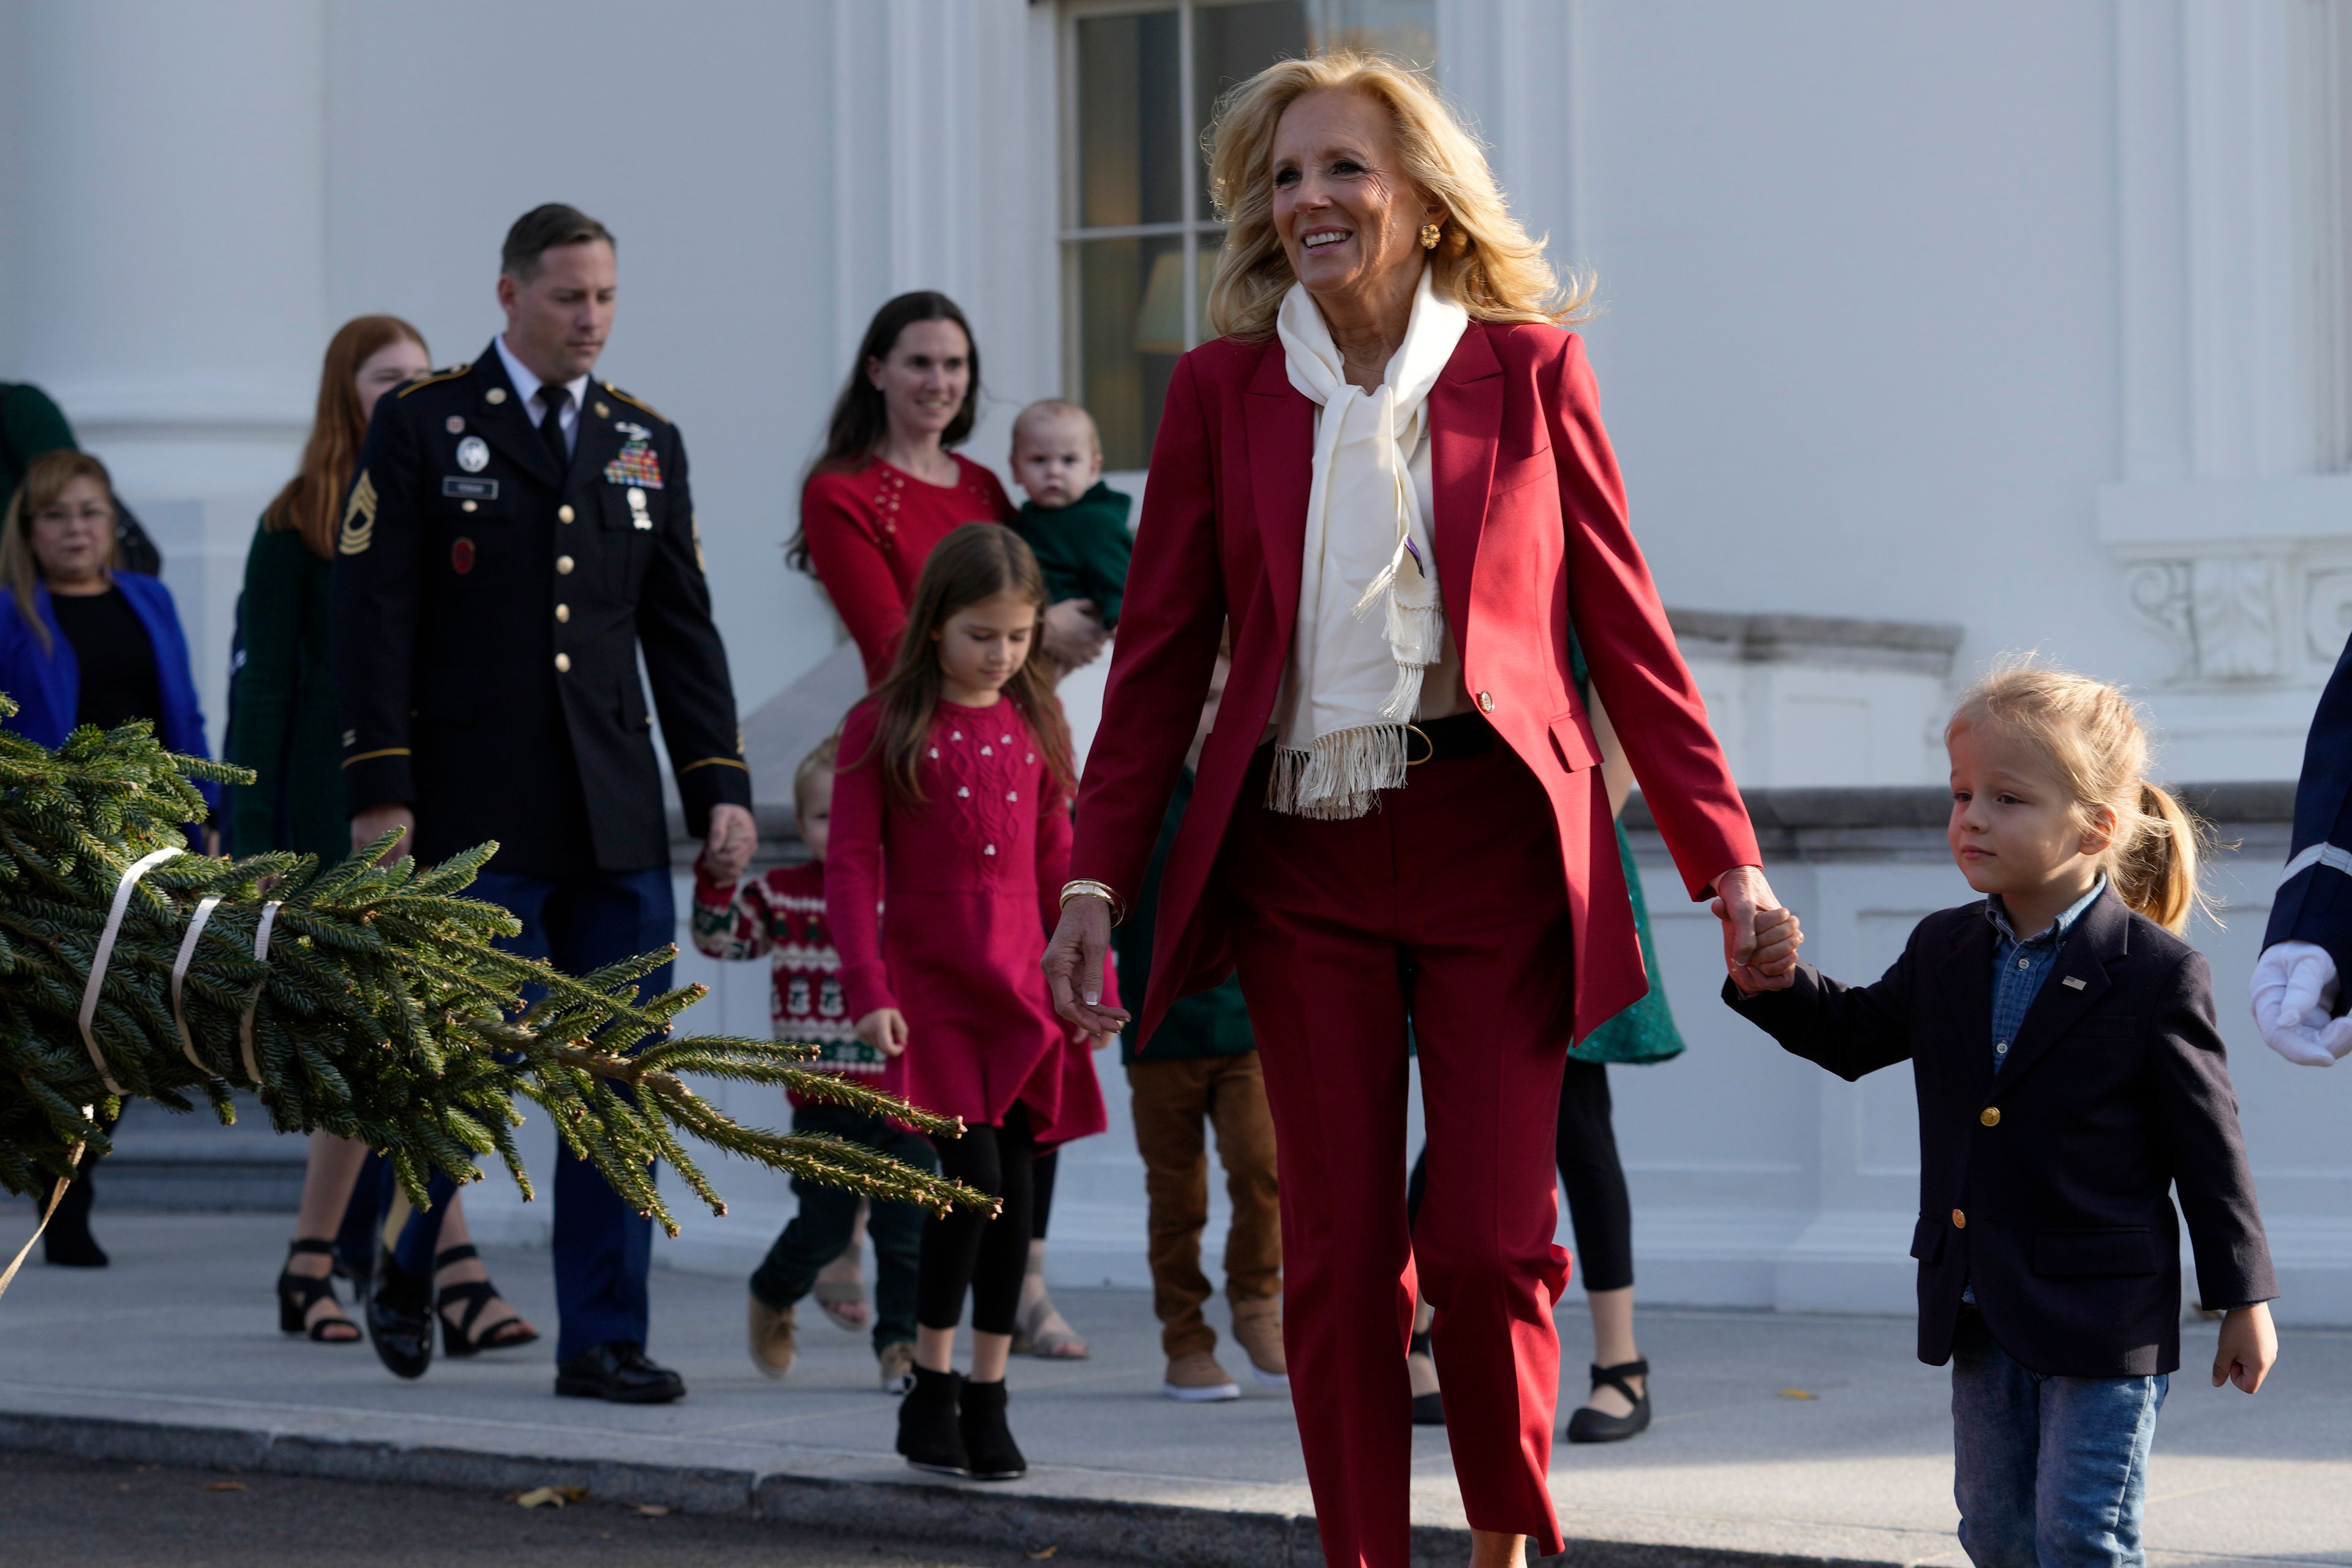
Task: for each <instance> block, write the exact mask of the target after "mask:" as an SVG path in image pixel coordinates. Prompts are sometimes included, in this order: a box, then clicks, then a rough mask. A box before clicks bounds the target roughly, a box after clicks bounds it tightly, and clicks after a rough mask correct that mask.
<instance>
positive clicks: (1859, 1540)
mask: <svg viewBox="0 0 2352 1568" xmlns="http://www.w3.org/2000/svg"><path fill="white" fill-rule="evenodd" d="M286 1229H287V1222H286V1220H285V1219H284V1218H282V1217H280V1216H276V1215H217V1214H125V1213H121V1212H120V1211H118V1212H116V1213H112V1214H109V1213H106V1212H105V1211H104V1210H101V1211H100V1223H99V1226H98V1230H99V1234H100V1240H101V1241H102V1242H103V1243H104V1244H105V1245H106V1246H107V1247H109V1249H110V1251H111V1252H112V1253H113V1255H114V1258H115V1266H114V1267H113V1268H110V1269H107V1270H103V1271H99V1272H91V1273H82V1272H78V1271H69V1270H64V1269H50V1268H45V1267H43V1266H42V1265H40V1264H39V1263H38V1262H35V1263H33V1264H31V1265H28V1266H27V1268H26V1271H25V1273H24V1274H23V1275H22V1276H20V1277H19V1279H18V1280H17V1283H16V1286H15V1288H14V1289H11V1291H10V1292H9V1294H8V1297H7V1299H6V1300H5V1302H0V1446H15V1447H51V1448H57V1449H60V1450H63V1451H68V1452H75V1453H81V1454H87V1455H93V1456H99V1457H113V1458H137V1459H142V1460H149V1461H172V1462H180V1463H195V1464H216V1465H219V1464H238V1465H245V1466H249V1467H267V1468H280V1469H288V1470H303V1471H308V1472H310V1473H326V1474H340V1475H362V1476H377V1477H383V1478H385V1479H410V1480H426V1481H440V1482H445V1483H447V1484H452V1485H461V1486H474V1487H489V1488H498V1489H520V1488H522V1487H528V1486H534V1485H540V1484H548V1483H554V1484H579V1485H586V1486H588V1487H590V1488H591V1489H592V1490H593V1491H594V1492H596V1493H597V1494H598V1495H599V1496H603V1497H606V1498H625V1499H629V1500H637V1501H645V1502H662V1503H669V1504H671V1505H673V1506H680V1507H688V1508H700V1509H710V1510H726V1511H743V1510H750V1511H753V1512H756V1513H761V1514H765V1515H768V1516H771V1517H773V1518H776V1519H778V1520H781V1521H800V1522H801V1523H803V1524H813V1525H819V1526H824V1527H826V1528H832V1529H839V1530H853V1531H861V1532H865V1533H867V1534H872V1535H877V1536H885V1535H887V1536H894V1537H918V1538H920V1537H929V1538H932V1539H937V1540H943V1541H944V1540H955V1541H962V1542H973V1543H982V1544H1007V1545H1025V1546H1030V1547H1043V1546H1045V1545H1056V1546H1058V1547H1060V1548H1061V1549H1062V1550H1063V1551H1064V1552H1070V1553H1080V1552H1087V1553H1102V1554H1108V1555H1126V1556H1133V1557H1138V1558H1142V1559H1145V1560H1150V1561H1156V1562H1177V1563H1202V1564H1207V1563H1252V1564H1256V1563H1298V1564H1307V1563H1315V1562H1317V1561H1318V1560H1319V1559H1318V1554H1317V1552H1316V1551H1315V1549H1314V1544H1313V1528H1312V1522H1311V1520H1309V1519H1307V1514H1308V1512H1309V1503H1308V1499H1307V1488H1306V1485H1305V1478H1304V1473H1303V1471H1302V1469H1301V1468H1300V1465H1299V1460H1298V1450H1297V1438H1296V1435H1295V1432H1294V1430H1293V1426H1292V1419H1291V1411H1290V1407H1289V1401H1288V1397H1287V1396H1286V1395H1285V1394H1281V1393H1279V1392H1268V1391H1265V1390H1260V1389H1255V1388H1252V1389H1250V1390H1249V1392H1248V1394H1246V1396H1245V1397H1244V1398H1243V1399H1242V1400H1241V1401H1239V1402H1238V1403H1235V1404H1229V1405H1176V1404H1173V1403H1171V1402H1170V1401H1167V1400H1165V1399H1162V1398H1160V1396H1159V1394H1158V1386H1159V1381H1160V1365H1161V1363H1160V1359H1159V1355H1158V1335H1157V1325H1156V1324H1155V1323H1154V1322H1153V1321H1152V1319H1151V1315H1150V1302H1149V1300H1148V1298H1146V1297H1145V1296H1143V1295H1141V1294H1139V1293H1135V1292H1126V1291H1087V1292H1078V1291H1066V1292H1059V1293H1057V1294H1058V1297H1059V1300H1061V1303H1062V1306H1063V1308H1064V1310H1065V1311H1066V1313H1067V1314H1068V1316H1069V1317H1070V1318H1071V1319H1072V1320H1073V1321H1075V1322H1076V1324H1077V1325H1078V1326H1079V1327H1080V1328H1081V1329H1082V1330H1083V1331H1085V1332H1086V1333H1087V1336H1088V1337H1089V1338H1090V1339H1091V1340H1092V1342H1093V1345H1094V1349H1095V1356H1094V1359H1093V1360H1091V1361H1087V1362H1082V1363H1062V1364H1058V1365H1056V1364H1049V1363H1043V1362H1034V1361H1024V1362H1021V1363H1017V1364H1016V1367H1015V1370H1014V1374H1013V1389H1014V1404H1013V1415H1014V1426H1015V1430H1016V1432H1017V1433H1018V1435H1019V1436H1020V1437H1021V1440H1022V1443H1023V1446H1024V1448H1025V1449H1026V1450H1027V1452H1028V1455H1029V1458H1030V1460H1031V1464H1032V1466H1033V1468H1032V1469H1031V1471H1030V1474H1029V1476H1028V1478H1027V1479H1025V1480H1024V1481H1021V1482H1017V1483H1013V1484H1012V1485H1009V1486H996V1487H986V1486H980V1485H957V1484H953V1483H941V1482H938V1481H936V1480H929V1479H917V1478H916V1477H915V1476H914V1474H913V1472H910V1471H908V1470H907V1469H905V1468H903V1467H902V1466H901V1465H900V1464H899V1462H898V1459H897V1458H895V1457H894V1456H893V1455H892V1454H891V1452H890V1443H891V1435H892V1430H893V1418H894V1412H895V1402H894V1401H892V1400H890V1399H888V1398H887V1397H885V1396H884V1395H882V1394H880V1393H878V1392H877V1390H876V1387H875V1377H874V1363H873V1361H872V1358H871V1356H870V1354H869V1353H868V1352H867V1350H866V1345H865V1342H864V1341H863V1339H862V1338H853V1337H851V1336H850V1335H847V1334H845V1333H842V1332H840V1331H837V1330H835V1329H834V1328H833V1327H832V1326H831V1325H830V1324H829V1323H827V1322H825V1321H824V1319H823V1318H822V1317H821V1316H819V1315H818V1314H816V1313H815V1312H814V1310H804V1315H803V1345H804V1351H803V1359H802V1362H801V1364H800V1366H799V1368H798V1369H797V1370H796V1371H795V1372H794V1373H793V1376H792V1378H791V1379H790V1380H788V1381H787V1382H784V1383H782V1384H778V1383H772V1382H769V1381H767V1380H766V1379H764V1378H762V1377H761V1376H759V1375H758V1374H757V1373H755V1372H754V1371H753V1369H752V1367H751V1363H750V1362H749V1361H748V1360H747V1359H746V1357H745V1355H744V1352H743V1340H742V1334H743V1329H742V1321H743V1300H744V1298H743V1291H742V1289H741V1287H740V1284H739V1283H737V1282H734V1281H730V1280H728V1279H717V1278H712V1277H707V1276H698V1275H688V1274H682V1273H677V1272H672V1271H668V1270H658V1271H656V1274H655V1276H654V1301H655V1330H654V1345H653V1349H654V1352H655V1353H656V1356H658V1357H659V1358H660V1359H661V1360H663V1361H665V1362H667V1363H670V1364H672V1365H674V1366H676V1367H677V1368H678V1369H679V1370H680V1371H681V1372H682V1373H684V1374H685V1376H686V1379H687V1383H688V1388H689V1390H690V1397H689V1398H688V1399H687V1400H686V1401H685V1402H683V1403H682V1404H679V1405H673V1406H668V1407H666V1408H665V1407H654V1408H641V1409H629V1408H624V1407H619V1406H611V1405H595V1404H588V1403H583V1402H574V1401H569V1400H566V1401H558V1400H556V1399H555V1398H553V1397H552V1395H551V1392H550V1389H551V1365H550V1357H549V1355H548V1353H547V1349H548V1347H547V1345H546V1343H545V1342H542V1343H541V1345H539V1346H535V1347H531V1348H530V1349H528V1350H524V1351H520V1352H509V1353H507V1354H504V1355H500V1356H495V1357H486V1358H482V1359H479V1360H477V1361H472V1362H456V1363H449V1362H446V1361H445V1362H442V1363H436V1365H435V1367H434V1370H433V1372H432V1373H431V1374H430V1375H429V1376H428V1377H426V1378H425V1380H423V1381H422V1382H421V1383H416V1384H402V1383H397V1382H395V1381H394V1380H393V1379H392V1378H391V1377H389V1376H387V1375H386V1374H384V1373H383V1372H382V1371H381V1370H380V1369H379V1368H378V1366H377V1365H376V1363H375V1359H374V1357H373V1354H371V1353H370V1352H369V1351H368V1350H367V1349H366V1348H365V1347H364V1346H357V1347H339V1346H321V1345H313V1344H310V1343H308V1342H301V1341H296V1340H289V1339H284V1338H281V1337H280V1336H279V1334H278V1331H277V1323H276V1315H275V1309H274V1306H273V1303H272V1301H271V1300H270V1297H269V1294H268V1285H269V1281H270V1279H271V1278H272V1277H273V1276H274V1274H275V1272H276V1270H277V1268H278V1263H279V1259H280V1258H281V1256H282V1253H283V1248H284V1237H285V1234H286ZM9 1250H12V1251H13V1250H14V1246H13V1242H12V1244H11V1247H10V1248H9ZM489 1258H490V1262H491V1267H492V1268H493V1271H494V1272H495V1274H496V1275H497V1278H498V1279H499V1283H500V1285H501V1286H502V1287H503V1288H504V1289H506V1290H507V1292H508V1293H509V1296H510V1298H511V1299H513V1300H515V1301H516V1302H517V1303H518V1304H519V1305H520V1306H521V1307H522V1308H523V1309H524V1310H526V1311H527V1312H529V1313H530V1314H531V1315H532V1316H533V1317H535V1318H536V1319H537V1320H538V1321H539V1323H540V1324H541V1327H542V1328H543V1329H546V1330H549V1331H551V1330H552V1329H553V1326H554V1324H553V1307H552V1301H551V1287H550V1283H549V1279H548V1270H547V1265H546V1260H545V1258H544V1257H543V1256H534V1255H531V1254H529V1253H525V1252H521V1251H507V1250H499V1249H491V1250H490V1252H489ZM1220 1315H1221V1314H1220ZM1561 1334H1562V1338H1563V1341H1564V1342H1565V1344H1566V1346H1567V1355H1566V1357H1565V1360H1566V1361H1567V1362H1568V1363H1570V1368H1571V1369H1572V1370H1571V1380H1572V1381H1573V1382H1576V1383H1580V1381H1581V1379H1580V1368H1581V1363H1582V1362H1583V1361H1584V1359H1585V1356H1584V1353H1583V1352H1584V1350H1585V1348H1586V1344H1587V1341H1586V1331H1585V1328H1584V1324H1583V1322H1582V1321H1581V1319H1580V1315H1578V1314H1575V1313H1572V1312H1563V1314H1562V1321H1561ZM2187 1338H2188V1351H2187V1353H2188V1355H2189V1362H2190V1364H2189V1367H2188V1368H2186V1369H2184V1374H2183V1375H2182V1376H2180V1377H2179V1378H2177V1379H2176V1382H2175V1386H2174V1389H2173V1393H2172V1396H2171V1400H2170V1403H2169V1404H2168V1407H2167V1409H2166V1411H2165V1415H2164V1421H2163V1425H2162V1426H2161V1428H2160V1431H2159V1435H2158V1443H2157V1457H2156V1460H2155V1465H2154V1470H2153V1485H2152V1487H2151V1502H2150V1508H2149V1517H2148V1542H2149V1544H2150V1546H2151V1548H2152V1552H2151V1558H2152V1559H2153V1560H2154V1561H2156V1562H2158V1563H2162V1564H2165V1565H2166V1568H2173V1565H2176V1564H2189V1563H2264V1564H2271V1565H2282V1564H2294V1563H2326V1564H2331V1565H2336V1568H2352V1333H2345V1332H2340V1331H2339V1332H2327V1331H2290V1332H2289V1333H2288V1334H2287V1335H2286V1340H2285V1345H2284V1354H2283V1356H2282V1359H2281V1363H2280V1366H2279V1370H2278V1373H2276V1376H2275V1379H2274V1381H2273V1384H2272V1385H2271V1387H2270V1388H2268V1389H2267V1390H2265V1391H2264V1392H2263V1394H2261V1395H2260V1396H2259V1397H2257V1398H2253V1399H2248V1398H2246V1397H2244V1396H2242V1395H2241V1394H2237V1393H2235V1392H2234V1391H2227V1392H2216V1391H2214V1390H2212V1389H2210V1387H2208V1386H2206V1380H2205V1377H2204V1373H2203V1366H2204V1363H2205V1362H2206V1361H2207V1360H2208V1359H2210V1353H2211V1341H2212V1331H2211V1329H2210V1326H2205V1325H2192V1326H2191V1327H2190V1328H2189V1330H2188V1331H2187ZM1911 1340H1912V1326H1911V1324H1910V1322H1909V1321H1908V1320H1904V1319H1893V1318H1875V1317H1826V1316H1822V1317H1790V1316H1770V1315H1763V1314H1744V1313H1729V1312H1706V1311H1675V1310H1647V1311H1645V1312H1644V1314H1643V1349H1644V1351H1645V1352H1646V1353H1647V1354H1648V1355H1649V1356H1650V1358H1651V1360H1652V1361H1653V1363H1654V1364H1655V1365H1656V1366H1657V1368H1658V1369H1659V1370H1658V1374H1657V1399H1658V1404H1659V1415H1658V1418H1657V1423H1656V1425H1655V1426H1654V1427H1653V1428H1652V1430H1651V1431H1650V1433H1649V1434H1648V1435H1647V1436H1643V1437H1642V1438H1640V1439H1637V1440H1636V1441H1634V1442H1632V1443H1628V1444H1624V1445H1622V1446H1616V1447H1569V1446H1567V1445H1566V1444H1562V1445H1560V1446H1559V1448H1558V1449H1557V1450H1556V1452H1555V1455H1554V1461H1553V1476H1552V1492H1553V1495H1554V1497H1555V1498H1556V1499H1557V1500H1558V1501H1559V1511H1560V1518H1561V1523H1562V1526H1563V1528H1564V1529H1565V1530H1566V1531H1567V1533H1568V1535H1569V1537H1570V1542H1571V1552H1572V1553H1573V1554H1574V1556H1575V1557H1576V1559H1577V1560H1578V1561H1579V1562H1581V1563H1629V1564H1630V1563H1642V1564H1644V1565H1649V1568H1655V1565H1659V1564H1664V1563H1759V1562H1761V1561H1764V1560H1768V1559H1790V1558H1798V1559H1814V1560H1819V1559H1825V1558H1826V1559H1843V1560H1848V1561H1853V1562H1861V1563H1951V1564H1959V1563H1965V1559H1964V1558H1963V1556H1962V1555H1961V1553H1960V1552H1959V1550H1958V1545H1957V1542H1955V1540H1954V1538H1953V1533H1952V1531H1953V1522H1954V1515H1953V1510H1952V1502H1951V1493H1950V1479H1951V1458H1950V1430H1949V1424H1948V1415H1947V1412H1946V1396H1947V1394H1946V1384H1945V1380H1944V1376H1943V1374H1942V1373H1940V1372H1938V1371H1936V1370H1934V1369H1930V1368H1927V1367H1923V1366H1921V1365H1919V1364H1918V1363H1916V1361H1915V1360H1914V1359H1913V1355H1912V1350H1911ZM1229 1365H1231V1366H1232V1367H1233V1368H1234V1370H1239V1368H1240V1365H1241V1363H1240V1361H1239V1359H1238V1357H1233V1358H1230V1359H1229ZM1580 1394H1581V1389H1580V1387H1578V1388H1575V1389H1574V1390H1572V1391H1571V1392H1570V1394H1567V1395H1566V1396H1564V1398H1563V1409H1565V1408H1567V1407H1569V1405H1570V1404H1571V1403H1572V1401H1573V1399H1574V1398H1575V1397H1578V1396H1580ZM1415 1453H1416V1462H1415V1466H1414V1476H1415V1479H1414V1482H1413V1507H1414V1515H1415V1518H1416V1521H1419V1522H1421V1523H1423V1524H1425V1525H1426V1526H1427V1527H1429V1528H1428V1529H1426V1530H1425V1531H1423V1541H1422V1548H1423V1550H1422V1553H1421V1555H1422V1556H1423V1559H1424V1560H1425V1561H1428V1562H1431V1563H1448V1562H1459V1561H1461V1560H1462V1557H1463V1554H1464V1552H1463V1539H1464V1538H1463V1537H1462V1536H1461V1535H1460V1534H1459V1533H1458V1532H1459V1531H1460V1530H1461V1528H1462V1526H1463V1522H1464V1521H1463V1517H1462V1512H1461V1504H1460V1500H1459V1496H1458V1494H1457V1492H1456V1490H1455V1488H1454V1478H1453V1471H1452V1466H1451V1462H1450V1459H1449V1458H1448V1455H1447V1451H1446V1447H1445V1442H1444V1435H1443V1434H1442V1433H1440V1432H1436V1431H1423V1432H1420V1433H1417V1434H1416V1436H1415Z"/></svg>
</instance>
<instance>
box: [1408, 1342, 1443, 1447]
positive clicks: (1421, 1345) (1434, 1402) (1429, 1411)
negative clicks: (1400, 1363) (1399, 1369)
mask: <svg viewBox="0 0 2352 1568" xmlns="http://www.w3.org/2000/svg"><path fill="white" fill-rule="evenodd" d="M1406 1353H1408V1354H1410V1355H1425V1356H1428V1357H1429V1364H1430V1365H1432V1366H1435V1365H1436V1364H1437V1357H1436V1356H1435V1355H1433V1354H1432V1353H1431V1352H1430V1349H1429V1331H1427V1330H1426V1329H1424V1330H1423V1331H1421V1332H1420V1333H1417V1334H1415V1335H1413V1336H1412V1341H1411V1348H1410V1349H1409V1350H1408V1352H1406ZM1412 1424H1413V1425H1414V1426H1444V1425H1445V1391H1444V1389H1443V1388H1439V1389H1435V1390H1433V1391H1432V1392H1430V1393H1428V1394H1414V1395H1413V1396H1412Z"/></svg>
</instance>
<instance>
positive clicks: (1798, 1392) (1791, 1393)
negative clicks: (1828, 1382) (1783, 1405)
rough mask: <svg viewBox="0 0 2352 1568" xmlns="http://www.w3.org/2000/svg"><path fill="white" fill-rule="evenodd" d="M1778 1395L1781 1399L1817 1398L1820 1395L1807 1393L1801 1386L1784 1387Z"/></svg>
mask: <svg viewBox="0 0 2352 1568" xmlns="http://www.w3.org/2000/svg"><path fill="white" fill-rule="evenodd" d="M1780 1397H1781V1398H1783V1399H1819V1398H1820V1397H1821V1395H1820V1394H1807V1393H1806V1392H1805V1391H1804V1390H1803V1389H1801V1388H1784V1389H1782V1390H1781V1391H1780Z"/></svg>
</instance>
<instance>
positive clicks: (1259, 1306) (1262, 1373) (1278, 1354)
mask: <svg viewBox="0 0 2352 1568" xmlns="http://www.w3.org/2000/svg"><path fill="white" fill-rule="evenodd" d="M1234 1342H1235V1343H1237V1344H1239V1345H1240V1346H1241V1347H1242V1349H1243V1350H1244V1351H1245V1352H1248V1355H1249V1363H1250V1371H1251V1372H1252V1373H1254V1374H1255V1376H1256V1378H1257V1380H1258V1381H1259V1382H1260V1383H1263V1384H1266V1385H1268V1386H1269V1387H1273V1388H1287V1387H1289V1386H1290V1363H1289V1361H1288V1359H1287V1358H1286V1357H1285V1356H1284V1354H1283V1352H1282V1298H1281V1297H1279V1296H1267V1297H1265V1298H1264V1299H1263V1300H1255V1301H1236V1302H1234Z"/></svg>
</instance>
